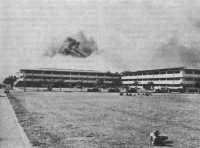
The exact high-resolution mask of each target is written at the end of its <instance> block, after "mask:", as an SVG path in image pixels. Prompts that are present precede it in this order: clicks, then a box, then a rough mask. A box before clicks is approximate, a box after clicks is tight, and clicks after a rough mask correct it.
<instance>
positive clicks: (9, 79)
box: [3, 76, 17, 89]
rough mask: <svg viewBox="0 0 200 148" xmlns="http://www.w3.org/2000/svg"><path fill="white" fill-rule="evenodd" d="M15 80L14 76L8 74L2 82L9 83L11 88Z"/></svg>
mask: <svg viewBox="0 0 200 148" xmlns="http://www.w3.org/2000/svg"><path fill="white" fill-rule="evenodd" d="M16 80H17V77H16V76H8V77H6V78H5V79H4V80H3V83H4V84H8V85H10V87H11V89H13V86H14V82H15V81H16Z"/></svg>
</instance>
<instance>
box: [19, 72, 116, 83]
mask: <svg viewBox="0 0 200 148" xmlns="http://www.w3.org/2000/svg"><path fill="white" fill-rule="evenodd" d="M19 75H20V78H19V79H18V80H17V82H16V86H19V87H46V86H49V85H50V86H51V87H75V86H77V85H81V86H83V87H95V86H96V85H97V84H98V83H102V85H104V87H111V86H113V85H115V84H116V83H117V82H118V81H119V80H120V75H119V74H117V73H110V72H98V71H92V70H87V71H85V70H73V69H21V70H20V74H19Z"/></svg>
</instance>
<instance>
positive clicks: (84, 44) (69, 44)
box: [45, 32, 98, 58]
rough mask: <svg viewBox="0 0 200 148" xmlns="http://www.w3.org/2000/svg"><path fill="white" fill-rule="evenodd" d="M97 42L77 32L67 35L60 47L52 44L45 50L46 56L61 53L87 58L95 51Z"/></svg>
mask: <svg viewBox="0 0 200 148" xmlns="http://www.w3.org/2000/svg"><path fill="white" fill-rule="evenodd" d="M97 50H98V48H97V43H96V42H95V41H94V40H93V39H88V38H87V37H86V36H85V34H84V33H83V32H79V33H77V34H76V36H75V37H67V38H66V39H65V41H64V42H63V44H62V45H61V46H60V47H55V46H52V47H51V48H50V49H49V50H48V51H46V53H45V55H46V56H51V57H52V56H55V55H56V54H62V55H66V56H72V57H79V58H87V57H88V56H90V55H91V54H92V53H93V52H95V51H97Z"/></svg>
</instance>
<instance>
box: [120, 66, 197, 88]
mask: <svg viewBox="0 0 200 148" xmlns="http://www.w3.org/2000/svg"><path fill="white" fill-rule="evenodd" d="M121 80H122V84H123V85H124V86H133V87H134V86H137V87H139V88H142V87H143V88H144V87H145V86H146V85H153V87H154V89H157V90H161V89H169V90H179V91H199V88H198V87H200V69H195V68H186V67H176V68H164V69H152V70H140V71H133V72H123V74H122V77H121Z"/></svg>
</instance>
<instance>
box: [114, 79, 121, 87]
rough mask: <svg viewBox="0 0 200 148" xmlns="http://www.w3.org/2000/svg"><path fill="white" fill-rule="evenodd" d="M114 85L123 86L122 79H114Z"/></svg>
mask: <svg viewBox="0 0 200 148" xmlns="http://www.w3.org/2000/svg"><path fill="white" fill-rule="evenodd" d="M112 85H113V86H114V87H121V85H122V82H121V80H120V79H114V80H113V81H112Z"/></svg>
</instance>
